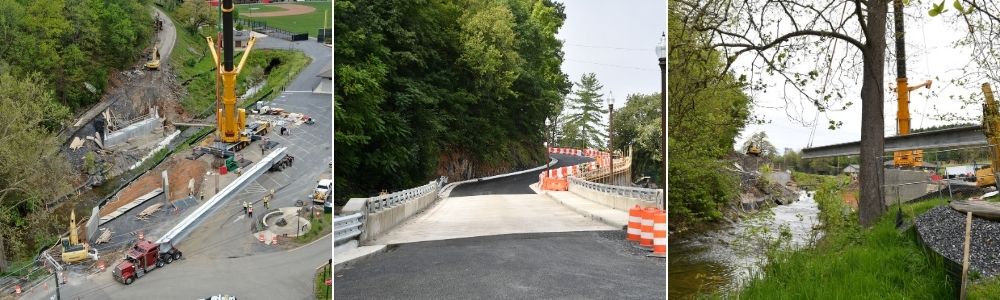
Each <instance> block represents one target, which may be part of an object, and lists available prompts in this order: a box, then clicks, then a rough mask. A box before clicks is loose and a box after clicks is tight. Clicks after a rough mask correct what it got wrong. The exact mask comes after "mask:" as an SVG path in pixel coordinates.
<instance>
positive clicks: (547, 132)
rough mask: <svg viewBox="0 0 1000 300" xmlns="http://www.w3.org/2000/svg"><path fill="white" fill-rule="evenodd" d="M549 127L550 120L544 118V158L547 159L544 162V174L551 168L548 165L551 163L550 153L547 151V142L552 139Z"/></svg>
mask: <svg viewBox="0 0 1000 300" xmlns="http://www.w3.org/2000/svg"><path fill="white" fill-rule="evenodd" d="M550 126H552V120H551V119H549V118H548V117H546V118H545V157H546V158H547V160H546V161H545V170H546V172H548V169H549V168H550V167H551V166H549V165H550V164H551V163H552V151H549V141H550V140H551V138H552V132H551V131H550V130H549V128H550Z"/></svg>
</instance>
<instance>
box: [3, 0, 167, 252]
mask: <svg viewBox="0 0 1000 300" xmlns="http://www.w3.org/2000/svg"><path fill="white" fill-rule="evenodd" d="M148 2H149V1H133V0H83V1H64V0H52V1H27V0H17V1H16V0H0V8H2V9H0V41H2V42H0V119H2V120H4V122H0V132H3V133H4V134H3V135H2V136H0V244H2V245H0V249H2V251H3V253H0V269H2V268H3V266H2V265H3V260H4V258H5V257H6V258H8V259H11V260H23V259H26V258H30V257H31V256H32V255H34V254H35V253H34V250H35V249H36V246H37V245H36V243H40V242H46V243H47V242H49V241H51V240H52V239H53V235H54V234H55V233H56V232H59V231H61V230H65V227H64V225H65V224H55V223H53V222H51V220H52V219H53V216H51V215H49V214H48V213H47V212H46V211H45V207H43V206H44V200H49V199H53V198H55V197H57V196H59V195H62V194H64V193H66V192H67V190H68V188H69V182H70V180H72V178H70V177H69V176H66V174H70V173H71V172H69V166H68V163H67V160H66V159H65V158H63V157H61V156H60V155H59V154H58V148H59V146H60V145H61V143H62V141H60V140H58V139H57V137H56V132H57V131H58V130H60V129H61V128H62V126H64V124H65V122H67V121H68V120H69V119H70V118H71V117H72V111H73V110H77V109H82V108H85V107H87V106H89V105H91V104H93V103H96V102H97V101H99V100H100V97H101V95H102V93H103V91H104V89H105V87H106V86H107V85H108V83H107V82H108V78H109V75H110V74H112V73H114V72H117V71H119V70H122V69H127V68H129V66H130V65H131V64H133V63H134V62H135V61H136V59H137V58H139V57H140V56H141V55H143V51H142V50H143V49H144V48H145V47H147V46H149V45H150V42H151V40H150V39H151V37H152V33H153V28H152V24H153V22H152V16H151V15H150V13H149V9H148V7H147V4H148ZM57 225H58V226H57Z"/></svg>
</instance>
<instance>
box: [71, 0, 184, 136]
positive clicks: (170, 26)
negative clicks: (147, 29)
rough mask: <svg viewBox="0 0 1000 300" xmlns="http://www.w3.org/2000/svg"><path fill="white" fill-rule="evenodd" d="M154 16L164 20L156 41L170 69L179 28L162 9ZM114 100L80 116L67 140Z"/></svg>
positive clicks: (164, 62) (163, 62) (163, 64)
mask: <svg viewBox="0 0 1000 300" xmlns="http://www.w3.org/2000/svg"><path fill="white" fill-rule="evenodd" d="M153 15H154V16H159V17H160V19H162V20H163V30H161V31H160V32H159V33H158V34H157V35H156V40H157V41H159V43H160V45H161V46H160V68H168V67H169V64H170V53H171V52H172V51H173V48H174V45H175V44H176V43H177V28H176V27H174V22H173V21H172V20H170V18H169V17H167V16H166V14H164V13H163V12H162V11H160V9H158V8H153ZM141 62H142V63H145V61H141ZM114 99H116V98H113V97H105V99H103V101H101V102H99V103H97V105H94V107H91V108H90V109H89V110H87V111H86V112H84V113H83V115H80V118H78V119H77V120H76V123H74V125H73V127H72V128H70V129H69V131H68V133H69V135H67V136H68V138H67V139H70V138H72V137H73V136H74V135H76V132H77V131H78V130H79V129H80V128H81V127H83V126H84V125H86V124H89V123H90V121H91V120H93V119H94V118H95V117H97V115H98V114H100V113H102V112H104V110H106V109H108V107H109V106H111V104H113V102H114V101H113V100H114ZM66 142H67V143H68V142H69V141H68V140H67V141H66Z"/></svg>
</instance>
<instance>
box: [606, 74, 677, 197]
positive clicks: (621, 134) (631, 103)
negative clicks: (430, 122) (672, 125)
mask: <svg viewBox="0 0 1000 300" xmlns="http://www.w3.org/2000/svg"><path fill="white" fill-rule="evenodd" d="M662 116H663V114H662V110H660V94H659V93H655V94H648V95H646V94H632V95H628V97H626V98H625V107H622V108H620V109H618V110H615V112H614V118H613V120H612V123H613V124H612V131H613V132H614V136H615V139H614V141H613V146H614V148H615V149H628V148H629V146H631V147H632V174H633V178H639V177H638V176H640V175H647V176H649V177H650V178H651V179H652V181H653V182H662V179H663V176H664V172H663V155H662V154H661V153H662V152H661V150H660V141H661V139H662V136H663V135H662V130H661V128H660V118H662Z"/></svg>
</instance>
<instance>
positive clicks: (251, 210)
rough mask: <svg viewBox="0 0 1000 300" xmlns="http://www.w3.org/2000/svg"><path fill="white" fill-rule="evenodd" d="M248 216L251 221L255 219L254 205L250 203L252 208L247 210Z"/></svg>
mask: <svg viewBox="0 0 1000 300" xmlns="http://www.w3.org/2000/svg"><path fill="white" fill-rule="evenodd" d="M247 214H249V215H250V218H251V219H252V218H253V203H250V207H249V208H248V209H247Z"/></svg>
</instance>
